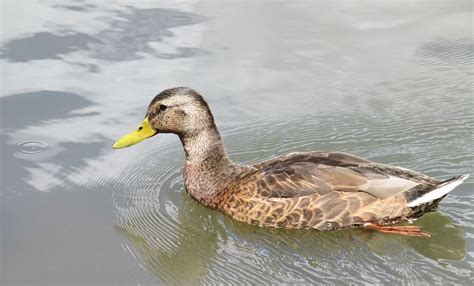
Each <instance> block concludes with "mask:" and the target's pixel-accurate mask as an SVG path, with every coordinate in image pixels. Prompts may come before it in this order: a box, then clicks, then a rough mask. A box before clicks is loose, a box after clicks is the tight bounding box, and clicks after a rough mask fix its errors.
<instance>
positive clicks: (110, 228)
mask: <svg viewBox="0 0 474 286" xmlns="http://www.w3.org/2000/svg"><path fill="white" fill-rule="evenodd" d="M255 2H256V1H226V3H225V5H224V4H219V3H218V2H217V1H182V2H171V1H116V2H115V4H113V5H112V4H111V3H108V4H105V3H103V1H92V0H86V1H80V0H77V1H41V0H36V1H13V0H8V1H2V4H1V8H2V18H3V22H2V34H1V48H0V61H1V69H2V89H1V92H2V95H1V97H0V109H1V131H2V132H1V135H0V136H1V139H0V142H1V144H2V149H1V162H2V163H1V193H0V203H1V210H0V212H1V215H0V226H1V236H0V239H1V240H0V242H1V244H0V247H1V260H0V262H1V264H0V269H1V273H0V274H1V275H0V277H1V278H0V282H1V283H2V284H6V285H13V284H66V283H68V284H71V283H72V284H106V283H108V284H134V285H137V284H143V285H145V284H157V283H159V284H179V285H182V284H199V283H202V284H206V283H232V282H234V283H246V282H247V283H253V284H254V283H257V282H258V283H265V284H270V283H282V282H286V283H324V284H329V283H334V284H349V283H356V284H367V283H371V284H380V283H384V284H400V283H413V284H415V283H416V284H418V283H423V284H432V283H438V284H447V283H463V284H471V283H473V282H474V281H473V277H472V276H473V273H472V268H473V265H474V224H473V221H474V212H473V209H472V205H473V203H474V194H473V192H472V191H473V179H472V178H471V179H470V180H468V181H467V182H466V183H465V184H463V185H462V186H460V187H459V188H457V189H456V191H455V192H453V193H452V194H450V195H449V196H448V197H447V198H446V199H445V200H443V202H442V203H441V205H440V208H439V210H438V211H437V212H435V213H430V214H427V215H425V216H424V217H422V218H421V219H419V220H417V221H416V222H415V223H416V224H419V225H422V226H423V229H424V230H426V231H429V232H431V233H432V234H433V236H432V237H431V238H430V239H420V238H412V237H401V236H394V235H383V234H379V233H371V232H368V231H365V230H359V229H350V230H341V231H334V232H327V233H318V232H314V231H305V230H303V231H301V230H300V231H298V230H279V229H261V228H257V227H253V226H249V225H245V224H242V223H238V222H235V221H233V220H231V219H230V218H228V217H226V216H224V215H223V214H221V213H219V212H217V211H213V210H209V209H207V208H205V207H203V206H201V205H199V204H198V203H196V202H194V201H193V200H192V199H191V198H190V197H189V196H188V195H187V194H186V193H185V191H184V188H183V182H182V174H181V172H182V170H181V168H182V164H183V151H182V147H181V146H180V142H179V140H178V138H177V137H175V136H173V135H164V134H160V135H159V136H156V137H154V138H153V139H152V140H148V141H145V142H143V143H141V144H139V145H136V146H134V147H133V148H128V149H123V150H115V151H113V150H111V145H112V143H113V141H114V140H115V139H116V138H117V137H119V136H121V135H122V134H123V133H125V132H128V131H130V130H132V129H133V128H136V126H137V124H138V123H139V122H140V121H141V119H142V118H143V115H144V113H145V110H146V107H147V105H148V102H149V101H150V100H151V99H152V98H153V96H154V95H155V94H157V93H158V92H159V91H161V90H163V89H165V88H168V87H172V86H181V85H185V86H190V87H193V88H195V89H196V90H198V91H199V92H201V93H202V94H203V95H204V97H205V98H206V100H207V101H208V102H209V104H210V106H211V109H212V110H213V112H214V116H215V118H216V121H217V125H218V127H219V128H220V130H221V133H222V136H223V138H224V141H225V143H226V147H227V150H228V153H229V155H230V157H231V158H232V159H233V160H235V161H237V162H241V163H254V162H258V161H261V160H264V159H267V158H270V157H272V156H275V155H280V154H285V153H288V152H294V151H311V150H329V151H345V152H349V153H352V154H355V155H358V156H362V157H366V158H368V159H371V160H374V161H378V162H382V163H390V164H395V165H400V166H403V167H406V168H411V169H414V170H417V171H420V172H424V173H426V174H427V175H430V176H435V177H438V178H442V179H444V178H449V177H451V176H454V175H459V174H465V173H472V172H473V168H472V166H473V162H474V158H473V139H474V138H473V132H472V130H473V125H474V112H473V108H474V97H473V88H472V78H473V67H474V59H473V52H474V46H473V30H472V25H471V24H472V3H471V2H470V1H456V2H448V1H418V2H416V3H413V2H408V1H397V2H393V1H392V2H380V1H363V2H359V3H357V4H355V3H352V4H351V3H335V2H334V1H296V2H292V3H287V2H288V1H259V2H258V3H255Z"/></svg>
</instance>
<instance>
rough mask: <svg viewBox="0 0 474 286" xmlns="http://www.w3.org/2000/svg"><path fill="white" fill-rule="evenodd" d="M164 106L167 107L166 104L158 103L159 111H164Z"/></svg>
mask: <svg viewBox="0 0 474 286" xmlns="http://www.w3.org/2000/svg"><path fill="white" fill-rule="evenodd" d="M166 108H168V106H166V105H164V104H160V110H161V111H165V110H166Z"/></svg>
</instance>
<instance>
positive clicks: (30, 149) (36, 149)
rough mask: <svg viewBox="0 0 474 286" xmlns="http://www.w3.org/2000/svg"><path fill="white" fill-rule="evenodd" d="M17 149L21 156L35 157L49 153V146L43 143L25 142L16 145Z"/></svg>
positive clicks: (35, 141) (36, 141)
mask: <svg viewBox="0 0 474 286" xmlns="http://www.w3.org/2000/svg"><path fill="white" fill-rule="evenodd" d="M15 148H16V149H17V153H19V154H24V155H33V154H39V153H44V152H46V151H48V148H49V145H48V143H46V142H43V141H38V140H25V141H20V142H17V143H15Z"/></svg>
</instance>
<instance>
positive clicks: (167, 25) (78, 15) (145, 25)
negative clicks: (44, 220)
mask: <svg viewBox="0 0 474 286" xmlns="http://www.w3.org/2000/svg"><path fill="white" fill-rule="evenodd" d="M56 2H57V4H54V2H48V4H52V5H45V2H44V1H30V3H29V5H25V4H24V3H17V2H16V1H15V2H7V3H5V4H2V5H3V7H2V8H5V9H4V11H5V15H6V19H5V21H7V22H8V23H9V25H8V29H4V30H5V31H4V33H3V35H2V36H3V38H2V47H1V49H0V50H1V53H0V58H3V60H2V66H3V70H4V71H5V72H4V76H3V78H2V79H3V81H4V86H3V90H2V92H3V98H2V102H1V106H2V108H3V110H2V119H3V120H2V128H7V129H5V134H6V135H7V136H5V137H3V140H2V141H3V142H2V143H3V144H4V145H5V148H6V149H5V150H8V152H5V153H7V156H10V155H11V156H12V157H11V160H22V161H20V162H23V163H21V164H18V167H19V168H17V169H12V170H11V172H12V174H15V173H16V174H18V175H19V174H23V175H20V176H13V177H11V178H10V179H8V180H7V181H8V182H10V183H12V184H14V183H15V181H16V183H17V184H18V183H20V180H18V178H23V179H22V180H25V181H26V182H27V184H28V186H29V187H28V188H31V187H33V188H36V189H38V190H43V191H48V190H51V189H52V188H53V187H58V186H63V187H64V186H65V185H67V184H70V183H71V182H75V183H82V184H85V183H90V182H89V180H91V178H87V177H89V176H93V177H94V178H92V180H103V179H104V177H107V176H108V175H106V174H107V173H110V172H108V171H107V170H108V169H107V168H104V164H105V165H108V164H110V163H107V162H102V163H100V162H101V161H103V160H106V159H104V157H103V156H98V155H99V154H101V153H103V152H104V150H108V147H109V145H110V144H111V142H112V138H115V137H116V136H118V135H119V134H121V133H123V132H125V131H128V130H129V129H131V128H134V127H135V126H134V125H135V124H136V122H134V120H133V119H136V120H137V122H138V119H139V118H140V117H141V116H142V114H143V113H144V112H145V107H146V105H147V102H148V100H149V98H151V97H152V96H153V95H154V94H155V93H157V92H158V91H159V89H160V86H170V85H176V84H177V83H176V82H174V79H173V78H174V74H179V73H181V71H182V70H183V69H185V68H186V66H188V65H189V60H187V59H186V58H187V57H189V56H193V55H196V53H200V52H199V51H198V50H199V49H198V48H196V47H197V44H198V43H199V34H200V33H199V31H202V23H203V21H205V19H204V18H203V17H201V16H197V15H196V14H193V13H192V11H190V7H191V5H190V4H192V3H191V2H189V3H188V4H187V5H183V4H177V5H173V4H169V5H168V6H170V7H165V5H160V8H156V7H154V4H153V3H152V2H149V3H144V4H142V5H140V4H137V5H134V6H133V7H130V6H126V5H115V6H110V5H105V6H104V5H102V4H101V2H99V1H97V3H96V4H93V3H90V4H87V5H84V3H80V2H71V5H65V4H64V5H63V4H62V3H63V1H61V2H60V1H56ZM101 5H102V6H101ZM155 5H156V4H155ZM173 6H175V7H173ZM180 6H181V7H180ZM19 8H22V15H23V16H22V18H28V19H29V21H26V22H25V21H22V22H19V21H18V20H17V19H14V18H9V15H10V13H15V12H18V10H16V9H19ZM183 8H184V9H183ZM83 10H87V13H83ZM186 10H188V11H186ZM41 11H42V12H43V13H46V14H47V15H49V16H48V17H45V18H41V19H39V18H37V17H35V15H36V14H37V13H40V12H41ZM55 14H57V15H59V14H60V15H61V17H59V18H55V17H54V15H55ZM29 16H30V17H29ZM56 19H61V20H59V21H57V20H56ZM72 19H75V20H76V21H78V20H79V19H81V20H80V23H83V24H81V25H80V26H77V23H78V22H75V21H71V20H72ZM51 20H53V21H51ZM70 21H71V22H70ZM30 22H34V23H35V27H34V28H33V27H31V26H30ZM68 22H70V24H69V23H68ZM28 28H29V29H28ZM190 33H192V36H189V34H190ZM179 58H183V60H180V59H179ZM169 59H174V61H173V62H170V61H169ZM107 62H110V63H109V64H107ZM115 62H117V63H115ZM163 65H166V69H161V68H158V69H156V68H154V67H159V66H163ZM150 71H152V72H150ZM124 79H126V80H124ZM124 81H126V82H130V84H127V86H128V88H127V87H125V88H124V87H123V86H122V85H123V82H124ZM166 82H168V83H166ZM25 83H27V84H26V85H25ZM46 89H48V90H46ZM140 97H141V98H143V99H142V100H140V99H137V98H140ZM130 116H132V117H131V118H132V119H130ZM121 118H122V119H123V120H122V119H121ZM120 121H122V124H124V125H122V124H121V123H120ZM111 126H115V127H118V128H117V129H115V130H114V128H115V127H112V128H111ZM25 140H26V141H27V140H38V141H41V142H45V143H46V144H47V145H49V149H48V151H47V152H45V153H44V154H36V155H35V156H26V155H22V156H21V158H17V157H18V156H16V157H15V156H14V154H15V152H16V153H18V150H17V149H18V146H16V145H15V143H17V142H20V141H25ZM104 140H105V141H104ZM9 152H10V153H11V152H13V154H10V153H9ZM106 153H108V151H107V152H106ZM125 153H127V152H125ZM132 153H133V152H132ZM81 154H82V156H83V157H81ZM129 156H130V155H129ZM132 156H133V155H132ZM68 157H70V158H68ZM122 157H124V158H127V154H122ZM125 160H127V159H125ZM28 161H29V162H30V163H27V162H28ZM28 164H31V165H30V166H29V167H27V165H28ZM119 165H120V164H119ZM65 166H67V167H65ZM125 166H126V163H125V162H124V165H123V167H125ZM22 167H24V168H22ZM20 169H22V170H21V172H20ZM100 170H102V171H100ZM97 171H99V173H102V174H103V177H101V176H100V174H98V173H97ZM27 174H28V175H27ZM84 175H87V176H84ZM15 178H16V179H15ZM24 188H26V187H20V186H17V189H19V190H21V189H24ZM28 188H27V189H28Z"/></svg>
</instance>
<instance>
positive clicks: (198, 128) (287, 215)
mask: <svg viewBox="0 0 474 286" xmlns="http://www.w3.org/2000/svg"><path fill="white" fill-rule="evenodd" d="M159 133H174V134H176V135H178V136H179V138H180V140H181V142H182V144H183V147H184V152H185V157H186V158H185V163H184V185H185V189H186V191H187V192H188V193H189V195H190V196H191V197H192V198H193V199H195V200H196V201H198V202H199V203H201V204H203V205H205V206H206V207H209V208H212V209H217V210H219V211H222V212H224V213H225V214H227V215H229V216H230V217H232V218H233V219H235V220H237V221H241V222H245V223H249V224H253V225H257V226H261V227H277V228H305V229H315V230H321V231H323V230H334V229H338V228H343V227H354V226H365V227H368V228H370V229H373V230H376V231H380V232H385V233H397V234H404V235H413V236H429V234H427V233H425V232H422V231H421V230H420V228H419V227H418V226H388V225H390V224H394V223H398V222H402V221H407V220H410V219H412V218H417V217H419V216H421V215H422V214H424V213H425V212H428V211H431V210H433V209H435V208H436V207H437V206H438V203H439V202H440V201H441V200H442V199H443V198H444V197H445V196H446V194H447V193H449V192H450V191H451V190H453V189H454V188H455V187H456V186H458V185H459V184H461V183H462V182H463V181H464V180H466V179H467V177H468V176H469V175H463V176H456V177H453V178H451V179H448V180H444V181H441V180H437V179H434V178H431V177H428V176H426V175H423V174H420V173H418V172H415V171H411V170H408V169H405V168H401V167H395V166H391V165H386V164H379V163H375V162H372V161H370V160H366V159H363V158H360V157H357V156H354V155H350V154H346V153H341V152H305V153H291V154H288V155H284V156H280V157H276V158H273V159H270V160H267V161H264V162H261V163H257V164H254V165H238V164H236V163H234V162H232V161H231V160H230V159H229V157H228V156H227V153H226V151H225V148H224V144H223V142H222V139H221V136H220V134H219V131H218V129H217V127H216V124H215V123H214V118H213V116H212V113H211V110H210V109H209V106H208V104H207V103H206V101H205V100H204V99H203V97H202V96H201V95H200V94H199V93H197V92H196V91H195V90H193V89H191V88H187V87H176V88H170V89H166V90H164V91H162V92H161V93H159V94H158V95H157V96H156V97H155V98H153V100H152V101H151V103H150V105H149V106H148V110H147V113H146V116H145V119H144V120H143V121H142V123H141V124H140V126H139V127H138V128H137V129H136V130H134V131H133V132H131V133H130V134H128V135H125V136H123V137H122V138H120V139H119V140H117V141H116V142H115V143H114V144H113V148H114V149H119V148H124V147H128V146H132V145H134V144H136V143H138V142H141V141H143V140H145V139H147V138H150V137H152V136H155V135H157V134H159Z"/></svg>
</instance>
